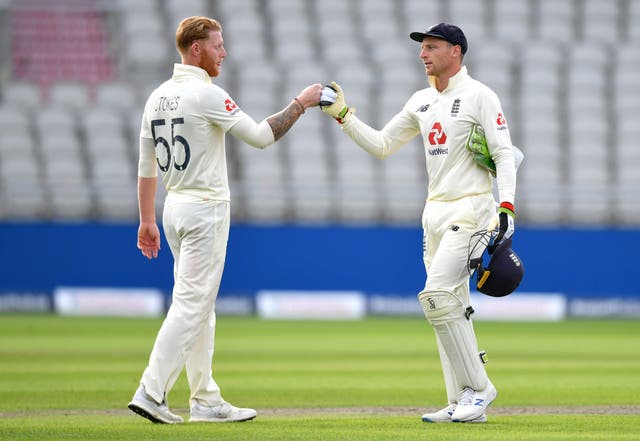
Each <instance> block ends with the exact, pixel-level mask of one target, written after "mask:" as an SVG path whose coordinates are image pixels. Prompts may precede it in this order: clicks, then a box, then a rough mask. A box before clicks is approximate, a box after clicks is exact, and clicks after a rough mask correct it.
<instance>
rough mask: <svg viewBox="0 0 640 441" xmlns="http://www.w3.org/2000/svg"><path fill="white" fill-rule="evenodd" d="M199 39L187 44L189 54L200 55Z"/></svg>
mask: <svg viewBox="0 0 640 441" xmlns="http://www.w3.org/2000/svg"><path fill="white" fill-rule="evenodd" d="M200 50H201V48H200V40H194V42H193V43H191V46H189V51H190V52H191V55H193V56H196V57H197V56H198V55H200Z"/></svg>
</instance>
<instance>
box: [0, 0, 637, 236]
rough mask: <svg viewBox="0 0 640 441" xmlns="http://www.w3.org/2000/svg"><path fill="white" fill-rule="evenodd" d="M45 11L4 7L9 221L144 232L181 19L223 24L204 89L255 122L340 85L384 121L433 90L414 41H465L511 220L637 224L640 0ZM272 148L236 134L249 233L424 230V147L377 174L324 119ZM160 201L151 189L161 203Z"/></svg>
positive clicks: (272, 0) (1, 149)
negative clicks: (510, 159)
mask: <svg viewBox="0 0 640 441" xmlns="http://www.w3.org/2000/svg"><path fill="white" fill-rule="evenodd" d="M55 3H56V7H55V8H53V9H52V8H51V7H50V5H51V2H48V1H45V0H28V1H24V2H2V3H0V18H1V19H4V21H3V22H4V23H6V24H7V26H6V28H5V29H3V30H2V31H1V34H0V35H1V36H2V38H3V40H4V41H7V44H6V45H5V46H6V50H5V51H4V52H0V57H1V61H2V65H3V66H9V68H8V69H7V73H8V75H5V77H3V79H2V81H0V219H25V218H26V219H79V220H82V219H87V220H90V219H111V220H135V219H136V216H137V214H136V212H137V208H136V200H135V192H136V190H135V180H136V161H137V155H138V151H137V150H138V135H139V127H140V115H141V113H142V108H143V106H144V102H145V99H146V97H147V96H148V94H149V92H150V91H151V90H152V89H153V88H154V87H156V86H157V85H158V84H159V83H160V82H161V81H163V80H164V79H166V78H167V76H168V75H169V73H170V71H171V65H172V63H173V62H175V61H177V60H178V59H179V58H178V56H177V54H176V51H175V49H174V42H173V38H172V34H173V30H174V29H175V27H176V25H177V24H178V22H179V21H180V20H181V19H182V18H184V17H185V16H189V15H209V16H214V17H217V18H219V19H220V21H221V22H222V24H223V26H224V38H225V47H226V48H227V51H228V57H227V59H226V60H225V64H224V67H223V72H222V75H221V76H220V77H218V78H216V79H214V82H215V83H216V84H218V85H220V86H221V87H223V88H224V89H225V90H227V91H228V92H229V93H230V94H231V96H232V97H233V98H234V99H235V100H236V102H237V103H238V105H239V106H240V107H241V108H242V109H243V110H244V111H245V112H247V113H248V114H249V115H251V116H252V117H253V118H254V119H255V120H256V121H260V120H262V119H263V118H265V117H267V116H268V115H270V114H273V113H275V112H276V111H278V110H279V109H281V108H282V106H284V105H286V104H287V103H288V102H290V100H291V99H292V97H294V96H295V94H297V93H298V92H299V91H300V90H301V88H303V87H304V86H306V85H307V84H310V83H312V82H322V83H328V82H329V81H331V80H336V81H338V82H339V83H340V84H341V85H342V86H343V88H344V90H345V93H346V96H347V100H348V102H349V103H350V104H351V105H353V106H355V107H356V108H357V113H356V114H357V115H358V117H360V118H361V119H362V120H364V121H366V122H368V123H369V124H370V125H372V126H373V127H376V128H381V127H383V126H384V124H385V123H386V122H387V121H389V119H391V118H392V117H393V116H394V115H395V114H396V113H397V112H398V111H399V110H401V108H402V106H403V104H404V103H405V102H406V100H407V99H408V98H409V97H410V96H411V95H412V94H413V93H414V92H415V91H416V90H417V89H419V88H422V87H425V86H426V84H427V83H426V78H425V76H424V68H423V66H422V65H421V63H420V61H419V60H418V53H419V45H416V44H414V43H413V42H411V41H410V40H408V39H407V34H408V33H409V32H411V31H415V30H424V29H426V28H427V27H428V26H429V25H431V24H434V23H437V22H438V21H443V20H446V21H450V22H454V23H456V24H458V25H460V26H461V27H462V28H463V30H464V31H465V33H466V34H467V36H468V39H469V52H468V54H467V56H466V57H465V62H466V64H467V65H468V67H469V72H470V74H471V75H472V76H473V77H475V78H478V79H479V80H481V81H483V82H485V83H487V84H488V85H489V86H490V87H492V88H493V89H494V90H495V91H496V92H497V93H498V94H499V96H500V98H501V102H502V106H503V108H504V110H505V113H506V115H507V118H508V120H509V125H510V128H511V135H512V139H513V142H514V144H515V145H518V146H519V147H521V148H522V150H523V151H524V153H525V155H526V158H525V162H524V163H523V166H522V168H521V170H520V171H519V175H518V199H517V201H516V205H517V206H518V208H519V213H520V214H519V220H518V222H520V223H529V224H536V225H537V224H540V225H557V224H579V225H605V224H612V223H620V224H624V225H636V226H637V225H640V208H638V207H640V196H638V194H637V191H635V190H636V189H637V188H638V185H639V184H640V181H639V178H638V177H637V176H638V173H637V172H636V170H637V169H638V167H639V166H640V154H639V153H638V148H637V139H638V137H639V135H640V131H639V129H638V128H637V124H636V123H635V121H634V120H633V119H632V118H631V117H630V116H631V115H634V116H635V115H637V114H638V113H639V112H640V92H639V91H640V80H639V79H638V78H640V77H639V76H638V75H637V72H638V71H639V70H640V49H639V48H640V27H638V26H637V23H638V22H639V21H640V2H636V1H627V0H611V1H606V2H605V1H600V0H583V1H579V2H577V1H557V0H522V1H512V0H434V1H429V2H427V1H424V0H400V1H394V0H353V1H340V0H323V1H319V0H297V1H290V0H269V1H262V0H135V1H129V0H118V1H116V2H98V1H96V2H93V1H91V2H89V1H87V2H83V1H77V0H58V1H56V2H55ZM307 113H308V114H307V115H305V117H304V118H303V119H302V120H301V121H300V122H299V124H298V125H296V126H295V127H294V128H293V129H292V130H291V131H290V133H289V134H288V135H287V136H286V137H285V138H283V139H282V140H281V141H279V142H278V144H276V145H275V146H272V147H270V148H268V149H267V150H266V151H258V150H256V149H253V148H250V147H247V146H246V145H244V144H243V143H242V142H240V141H238V140H236V139H234V138H233V137H230V136H229V137H228V139H227V147H228V148H227V162H228V167H229V177H230V184H231V191H232V194H233V197H232V201H233V203H232V215H233V216H234V219H235V220H237V221H247V222H276V223H277V222H304V223H309V222H311V223H330V222H343V223H388V224H399V223H408V224H412V225H417V224H418V223H419V222H420V217H421V214H422V206H423V204H424V198H425V196H426V186H427V180H426V176H425V171H424V149H423V147H422V143H421V140H420V138H416V139H415V140H413V141H412V142H410V143H409V144H408V145H406V146H404V147H403V148H402V149H400V150H399V151H398V152H397V153H395V154H394V155H392V156H391V157H390V158H387V159H386V160H384V161H378V160H376V159H374V158H372V157H370V156H369V155H368V154H366V153H365V152H364V151H362V150H361V149H360V148H359V147H357V146H356V145H355V144H354V143H353V142H352V141H351V140H349V139H348V138H347V137H346V136H344V135H343V134H342V133H341V131H340V129H339V127H338V126H337V125H336V124H335V123H334V122H333V121H331V120H329V119H328V118H326V117H324V116H323V115H321V114H320V113H319V112H318V111H317V110H310V111H308V112H307ZM163 196H164V191H163V190H162V189H160V191H159V192H158V210H159V212H160V210H161V209H162V198H163Z"/></svg>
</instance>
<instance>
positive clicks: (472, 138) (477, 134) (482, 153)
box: [465, 124, 496, 176]
mask: <svg viewBox="0 0 640 441" xmlns="http://www.w3.org/2000/svg"><path fill="white" fill-rule="evenodd" d="M465 147H466V148H467V150H468V151H469V152H471V154H472V155H473V160H474V161H476V163H477V164H478V165H479V166H480V167H483V168H486V169H487V170H489V172H490V173H491V174H492V175H493V176H495V175H496V164H495V162H493V159H492V158H491V153H489V146H488V145H487V138H486V137H485V135H484V129H483V128H482V126H481V125H480V124H474V125H473V126H472V127H471V131H470V132H469V136H468V137H467V143H466V144H465Z"/></svg>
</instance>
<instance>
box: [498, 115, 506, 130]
mask: <svg viewBox="0 0 640 441" xmlns="http://www.w3.org/2000/svg"><path fill="white" fill-rule="evenodd" d="M496 124H497V125H498V127H497V130H507V120H506V118H505V117H504V115H503V114H502V112H500V113H498V117H497V118H496Z"/></svg>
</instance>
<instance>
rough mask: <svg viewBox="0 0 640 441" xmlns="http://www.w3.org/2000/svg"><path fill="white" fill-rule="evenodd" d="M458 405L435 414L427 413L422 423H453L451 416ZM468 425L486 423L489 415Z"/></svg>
mask: <svg viewBox="0 0 640 441" xmlns="http://www.w3.org/2000/svg"><path fill="white" fill-rule="evenodd" d="M457 406H458V405H457V403H452V404H449V405H448V406H447V407H445V408H444V409H440V410H438V411H437V412H433V413H425V414H424V415H422V421H424V422H425V423H451V422H452V419H451V416H452V415H453V412H454V411H455V410H456V407H457ZM467 422H468V423H486V422H487V414H485V413H483V414H482V415H480V416H479V417H478V418H475V419H473V420H470V421H467Z"/></svg>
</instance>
